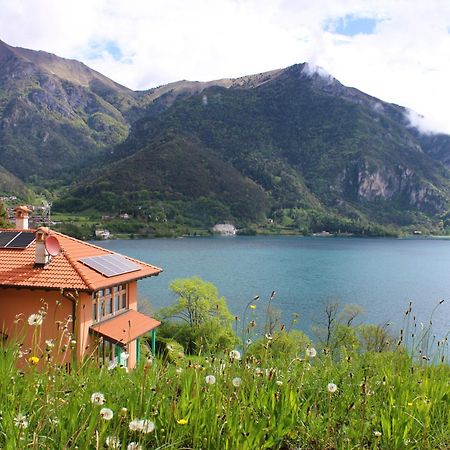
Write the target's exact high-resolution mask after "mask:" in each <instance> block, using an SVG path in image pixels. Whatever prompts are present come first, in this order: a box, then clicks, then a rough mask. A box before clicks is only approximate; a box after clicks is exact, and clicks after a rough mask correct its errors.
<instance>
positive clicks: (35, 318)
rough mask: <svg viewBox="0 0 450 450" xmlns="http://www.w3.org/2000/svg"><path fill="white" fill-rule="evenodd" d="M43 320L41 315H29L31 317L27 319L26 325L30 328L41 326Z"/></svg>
mask: <svg viewBox="0 0 450 450" xmlns="http://www.w3.org/2000/svg"><path fill="white" fill-rule="evenodd" d="M43 320H44V317H43V316H42V314H31V316H30V317H28V325H31V326H37V325H42V321H43Z"/></svg>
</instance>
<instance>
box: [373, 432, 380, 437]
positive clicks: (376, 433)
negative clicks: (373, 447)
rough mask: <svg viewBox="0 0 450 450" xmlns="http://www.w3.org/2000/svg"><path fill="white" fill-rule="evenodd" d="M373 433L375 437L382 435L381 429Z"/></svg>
mask: <svg viewBox="0 0 450 450" xmlns="http://www.w3.org/2000/svg"><path fill="white" fill-rule="evenodd" d="M373 435H374V436H375V437H380V436H381V431H374V432H373Z"/></svg>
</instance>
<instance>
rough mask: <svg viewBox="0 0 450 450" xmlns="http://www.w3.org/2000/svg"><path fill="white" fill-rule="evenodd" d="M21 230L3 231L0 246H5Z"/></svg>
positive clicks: (0, 235) (0, 234) (0, 233)
mask: <svg viewBox="0 0 450 450" xmlns="http://www.w3.org/2000/svg"><path fill="white" fill-rule="evenodd" d="M18 234H20V231H2V232H0V248H5V247H6V246H7V245H8V244H9V243H10V242H11V240H12V239H14V238H15V237H16V236H17V235H18Z"/></svg>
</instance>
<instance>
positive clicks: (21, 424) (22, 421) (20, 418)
mask: <svg viewBox="0 0 450 450" xmlns="http://www.w3.org/2000/svg"><path fill="white" fill-rule="evenodd" d="M14 425H15V426H16V427H17V428H20V429H22V430H24V429H25V428H28V420H27V417H26V416H24V415H23V414H20V413H19V414H17V416H16V417H14Z"/></svg>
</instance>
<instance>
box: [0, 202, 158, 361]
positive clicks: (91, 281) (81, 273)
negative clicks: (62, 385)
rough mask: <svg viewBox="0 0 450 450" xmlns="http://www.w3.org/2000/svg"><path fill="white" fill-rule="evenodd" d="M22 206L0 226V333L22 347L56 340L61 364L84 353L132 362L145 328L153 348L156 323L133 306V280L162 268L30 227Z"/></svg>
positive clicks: (42, 345) (31, 347)
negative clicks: (12, 223)
mask: <svg viewBox="0 0 450 450" xmlns="http://www.w3.org/2000/svg"><path fill="white" fill-rule="evenodd" d="M29 212H30V210H28V208H26V207H18V208H16V209H15V220H16V228H15V229H0V333H1V334H0V337H1V338H2V339H18V340H19V341H20V342H22V343H23V345H22V347H21V348H22V350H23V351H24V352H25V354H26V352H27V350H28V352H36V351H37V350H35V349H36V348H38V349H39V351H40V352H41V354H44V353H43V352H44V349H45V348H46V347H48V346H49V345H51V346H52V347H53V346H55V349H54V351H55V353H56V347H58V346H57V345H55V344H56V343H58V344H61V343H62V345H63V347H64V348H66V351H64V352H61V351H60V350H61V349H58V355H55V357H57V358H60V359H61V361H60V363H61V364H64V363H65V364H68V363H70V361H73V359H76V360H78V361H79V360H82V359H84V358H86V357H91V358H93V359H95V360H96V361H98V363H99V364H100V365H108V366H114V365H121V366H124V367H128V368H133V367H135V365H136V363H137V362H138V361H139V357H140V350H139V349H140V345H139V338H140V337H141V336H142V335H144V334H146V333H149V332H152V338H153V351H154V340H155V330H156V328H157V327H158V326H159V325H160V322H158V321H157V320H155V319H153V318H151V317H148V316H146V315H144V314H142V313H140V312H138V311H137V300H138V291H137V281H138V280H140V279H142V278H146V277H151V276H156V275H158V274H159V273H160V272H161V271H162V270H161V269H160V268H158V267H155V266H152V265H150V264H147V263H144V262H141V261H138V260H135V259H132V258H129V257H127V256H123V255H119V254H117V253H114V252H112V251H110V250H106V249H104V248H101V247H97V246H95V245H92V244H90V243H87V242H82V241H79V240H77V239H74V238H72V237H69V236H66V235H64V234H62V233H58V232H55V231H52V230H49V229H48V228H45V227H41V228H38V229H36V230H31V229H29V228H28V216H29ZM34 325H37V326H34ZM36 330H38V331H39V332H38V333H37V332H36ZM60 346H61V345H59V347H60ZM52 351H53V350H52ZM28 354H29V353H28ZM62 354H63V355H64V356H63V357H62V356H61V355H62ZM37 356H38V357H39V355H37Z"/></svg>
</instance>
